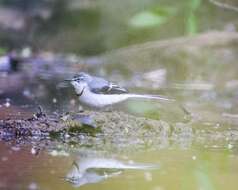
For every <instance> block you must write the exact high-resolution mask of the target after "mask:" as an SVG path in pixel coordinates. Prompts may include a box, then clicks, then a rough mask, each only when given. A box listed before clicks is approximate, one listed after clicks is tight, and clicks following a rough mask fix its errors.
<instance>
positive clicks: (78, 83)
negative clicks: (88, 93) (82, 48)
mask: <svg viewBox="0 0 238 190" xmlns="http://www.w3.org/2000/svg"><path fill="white" fill-rule="evenodd" d="M91 80H92V77H91V76H90V75H89V74H87V73H83V72H80V73H79V74H77V75H75V76H74V77H73V78H72V79H67V80H66V81H70V83H71V84H72V85H73V87H74V88H75V90H76V93H77V94H81V92H82V91H83V89H84V88H85V87H87V86H88V83H89V82H90V81H91Z"/></svg>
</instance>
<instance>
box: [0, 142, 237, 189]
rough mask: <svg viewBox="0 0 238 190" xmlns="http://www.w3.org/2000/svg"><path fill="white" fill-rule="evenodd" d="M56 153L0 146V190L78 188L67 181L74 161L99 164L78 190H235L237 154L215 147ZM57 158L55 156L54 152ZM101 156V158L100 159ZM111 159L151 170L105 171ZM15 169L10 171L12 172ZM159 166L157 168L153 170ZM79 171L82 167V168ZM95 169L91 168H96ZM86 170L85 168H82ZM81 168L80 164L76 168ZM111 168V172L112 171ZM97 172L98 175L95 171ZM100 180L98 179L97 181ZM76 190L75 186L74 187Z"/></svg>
mask: <svg viewBox="0 0 238 190" xmlns="http://www.w3.org/2000/svg"><path fill="white" fill-rule="evenodd" d="M56 152H57V151H56V150H51V151H41V152H39V153H38V154H37V155H34V153H35V152H34V151H33V150H32V149H31V147H24V148H18V147H16V146H12V145H7V144H6V143H4V144H3V143H2V144H1V161H0V167H1V172H0V173H1V183H0V187H1V189H75V187H77V185H76V184H75V183H71V182H70V181H69V180H66V177H67V175H69V172H70V171H71V169H72V168H73V167H75V166H74V164H73V163H74V162H75V161H77V160H79V162H80V160H85V158H88V157H89V158H91V159H94V160H97V159H98V160H99V161H98V162H97V163H98V164H99V166H98V165H96V166H97V167H98V168H99V169H97V170H94V168H95V163H94V164H92V166H89V168H91V169H90V170H89V169H88V170H89V172H91V173H93V172H96V174H97V175H98V176H101V178H100V179H99V180H98V181H97V180H96V181H93V180H95V179H97V178H96V177H95V176H91V178H93V180H92V179H91V181H90V178H89V177H88V178H85V179H84V183H85V184H84V185H82V186H81V187H80V188H81V189H95V188H100V189H111V188H113V189H152V190H154V189H208V190H213V189H227V188H228V189H236V186H237V181H236V178H237V172H236V171H237V168H236V165H237V162H238V157H237V154H236V151H234V150H230V149H226V148H219V149H216V148H214V149H204V148H199V147H195V146H194V147H191V148H188V149H184V150H182V149H179V148H169V149H162V150H160V151H144V152H143V151H142V152H134V153H130V154H120V155H117V154H112V155H110V153H106V154H105V153H102V152H99V153H95V152H93V153H92V152H90V151H85V150H83V151H80V149H79V150H78V151H77V152H74V153H72V154H68V153H67V152H62V151H61V153H60V154H61V156H57V153H56ZM58 153H59V152H58ZM102 155H104V157H102ZM102 158H103V159H104V162H105V163H106V164H108V163H107V159H108V158H110V160H109V161H108V162H110V161H111V160H112V159H113V160H114V161H116V162H124V163H128V164H129V165H131V164H134V165H136V163H137V162H138V163H140V164H142V166H143V164H144V165H146V164H148V163H149V164H151V163H153V164H154V165H155V167H154V168H153V165H152V167H151V168H148V169H146V168H143V167H142V166H141V165H139V164H138V167H137V168H136V169H130V167H128V168H127V167H121V166H120V165H119V167H117V168H116V170H115V168H114V166H113V165H112V170H111V171H110V170H108V169H110V163H109V165H107V170H106V169H105V165H102V168H101V169H100V164H103V163H102ZM12 164H14V167H12ZM158 165H159V167H156V166H158ZM81 167H82V165H81ZM97 167H96V168H97ZM86 168H87V167H86ZM79 169H80V165H79ZM113 169H114V170H113ZM100 170H101V171H100ZM102 176H103V177H102ZM78 186H79V185H78Z"/></svg>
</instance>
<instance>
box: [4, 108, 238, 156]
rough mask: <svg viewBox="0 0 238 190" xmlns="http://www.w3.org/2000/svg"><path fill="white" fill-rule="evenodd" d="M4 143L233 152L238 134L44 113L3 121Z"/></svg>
mask: <svg viewBox="0 0 238 190" xmlns="http://www.w3.org/2000/svg"><path fill="white" fill-rule="evenodd" d="M204 125H205V124H204ZM0 140H2V141H16V140H17V142H18V143H19V144H22V143H24V144H33V145H35V144H36V142H37V143H38V144H37V146H38V145H39V147H41V148H45V146H51V145H53V144H55V143H58V144H57V147H61V148H63V149H65V148H66V147H68V148H70V150H72V149H73V150H74V149H75V150H77V149H78V148H90V149H93V150H107V151H123V152H124V151H132V150H134V151H135V150H144V149H155V150H159V149H163V148H169V147H170V148H173V147H174V148H175V147H177V148H178V147H179V148H182V149H186V148H190V147H191V146H194V145H195V146H202V147H205V148H215V149H217V148H224V147H225V148H227V149H232V148H233V144H235V143H237V140H238V132H237V130H235V129H232V128H226V129H224V128H219V129H216V128H215V127H213V126H212V125H211V126H203V127H199V128H196V123H192V122H189V123H176V124H168V123H167V122H165V121H162V120H153V119H147V118H144V117H137V116H133V115H128V114H126V113H123V112H92V111H85V112H83V113H77V114H76V113H67V114H64V115H57V116H56V115H51V116H49V115H46V114H45V113H43V112H42V111H41V110H40V111H39V112H38V113H36V114H34V115H33V116H32V117H30V118H27V119H5V120H1V121H0ZM59 143H60V144H62V145H63V146H59ZM61 148H60V149H61Z"/></svg>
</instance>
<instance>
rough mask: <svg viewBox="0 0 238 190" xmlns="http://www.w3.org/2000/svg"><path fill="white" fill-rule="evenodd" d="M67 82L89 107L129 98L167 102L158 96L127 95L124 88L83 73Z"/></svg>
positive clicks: (106, 104)
mask: <svg viewBox="0 0 238 190" xmlns="http://www.w3.org/2000/svg"><path fill="white" fill-rule="evenodd" d="M69 81H70V82H71V84H72V85H73V86H74V88H75V91H76V93H77V95H78V96H79V101H80V102H81V103H83V104H86V105H87V106H91V107H97V108H101V107H105V106H109V105H113V104H116V103H119V102H122V101H125V100H127V99H129V98H143V99H155V100H169V99H167V98H164V97H161V96H159V95H148V94H143V95H142V94H133V93H129V92H128V91H127V90H126V89H125V88H122V87H120V86H119V85H117V84H114V83H111V82H109V81H107V80H105V79H103V78H99V77H95V76H91V75H89V74H87V73H83V72H81V73H79V74H78V75H76V76H75V77H74V78H73V79H70V80H69Z"/></svg>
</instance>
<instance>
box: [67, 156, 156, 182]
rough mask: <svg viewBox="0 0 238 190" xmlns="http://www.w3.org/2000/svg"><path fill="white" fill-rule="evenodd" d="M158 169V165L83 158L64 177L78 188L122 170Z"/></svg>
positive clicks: (114, 174)
mask: <svg viewBox="0 0 238 190" xmlns="http://www.w3.org/2000/svg"><path fill="white" fill-rule="evenodd" d="M158 168H159V166H158V164H139V163H124V162H122V161H119V160H116V159H108V158H85V159H82V160H79V161H77V162H75V163H74V165H73V168H72V169H71V171H69V173H68V174H67V176H66V180H67V181H69V182H71V183H72V184H73V185H74V186H75V187H80V186H82V185H85V184H90V183H98V182H100V181H102V180H105V179H106V178H109V177H113V176H116V175H119V174H121V172H122V170H126V169H134V170H151V169H158Z"/></svg>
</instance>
